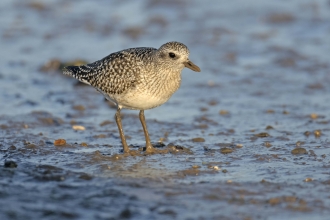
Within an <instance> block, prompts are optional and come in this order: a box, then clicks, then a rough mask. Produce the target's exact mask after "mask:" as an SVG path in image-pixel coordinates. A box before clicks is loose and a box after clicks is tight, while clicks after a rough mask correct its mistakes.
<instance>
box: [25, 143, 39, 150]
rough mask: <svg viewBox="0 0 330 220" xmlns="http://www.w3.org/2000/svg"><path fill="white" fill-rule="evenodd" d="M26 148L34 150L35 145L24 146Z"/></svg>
mask: <svg viewBox="0 0 330 220" xmlns="http://www.w3.org/2000/svg"><path fill="white" fill-rule="evenodd" d="M26 148H27V149H36V148H37V145H35V144H28V145H26Z"/></svg>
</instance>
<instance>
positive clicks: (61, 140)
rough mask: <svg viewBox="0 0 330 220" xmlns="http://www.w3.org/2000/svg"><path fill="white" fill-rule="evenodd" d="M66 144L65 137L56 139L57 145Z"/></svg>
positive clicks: (55, 143)
mask: <svg viewBox="0 0 330 220" xmlns="http://www.w3.org/2000/svg"><path fill="white" fill-rule="evenodd" d="M65 144H66V140H64V139H57V140H55V141H54V145H55V146H63V145H65Z"/></svg>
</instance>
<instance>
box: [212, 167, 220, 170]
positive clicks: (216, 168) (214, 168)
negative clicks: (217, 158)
mask: <svg viewBox="0 0 330 220" xmlns="http://www.w3.org/2000/svg"><path fill="white" fill-rule="evenodd" d="M212 169H213V170H220V168H219V167H218V166H213V167H212Z"/></svg>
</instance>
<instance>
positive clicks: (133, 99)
mask: <svg viewBox="0 0 330 220" xmlns="http://www.w3.org/2000/svg"><path fill="white" fill-rule="evenodd" d="M171 95H172V94H171ZM171 95H169V96H160V95H159V96H157V95H154V94H153V95H152V94H150V93H148V92H142V93H135V92H132V93H127V94H125V95H124V96H121V97H116V101H117V103H118V105H119V106H121V107H122V108H127V109H138V110H146V109H151V108H155V107H157V106H160V105H162V104H164V103H165V102H166V101H167V100H168V99H169V98H170V96H171Z"/></svg>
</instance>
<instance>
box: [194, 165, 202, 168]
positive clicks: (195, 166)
mask: <svg viewBox="0 0 330 220" xmlns="http://www.w3.org/2000/svg"><path fill="white" fill-rule="evenodd" d="M192 168H193V169H199V168H201V167H200V166H198V165H193V166H192Z"/></svg>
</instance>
